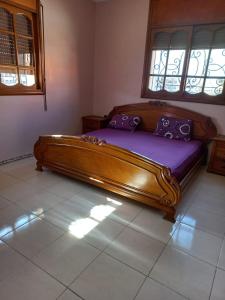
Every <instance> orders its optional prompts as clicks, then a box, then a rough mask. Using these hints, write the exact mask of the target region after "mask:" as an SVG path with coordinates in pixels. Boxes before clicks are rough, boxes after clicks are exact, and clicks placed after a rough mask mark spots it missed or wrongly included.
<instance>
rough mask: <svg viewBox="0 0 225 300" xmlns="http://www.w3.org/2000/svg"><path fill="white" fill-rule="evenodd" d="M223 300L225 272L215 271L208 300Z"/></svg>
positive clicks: (224, 296) (224, 295)
mask: <svg viewBox="0 0 225 300" xmlns="http://www.w3.org/2000/svg"><path fill="white" fill-rule="evenodd" d="M224 299H225V271H223V270H219V269H217V271H216V277H215V280H214V284H213V289H212V295H211V297H210V300H224Z"/></svg>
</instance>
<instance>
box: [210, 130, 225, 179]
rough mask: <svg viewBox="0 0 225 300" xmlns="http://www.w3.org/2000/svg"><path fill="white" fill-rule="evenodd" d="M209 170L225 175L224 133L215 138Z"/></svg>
mask: <svg viewBox="0 0 225 300" xmlns="http://www.w3.org/2000/svg"><path fill="white" fill-rule="evenodd" d="M208 171H209V172H213V173H217V174H221V175H225V136H223V135H219V136H217V137H216V138H214V140H213V145H212V152H211V156H210V161H209V166H208Z"/></svg>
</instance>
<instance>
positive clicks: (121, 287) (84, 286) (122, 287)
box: [70, 254, 144, 300]
mask: <svg viewBox="0 0 225 300" xmlns="http://www.w3.org/2000/svg"><path fill="white" fill-rule="evenodd" d="M143 280H144V276H143V275H141V274H140V273H138V272H136V271H134V270H132V269H130V268H129V267H127V266H125V265H124V264H121V263H120V262H118V261H116V260H114V259H113V258H111V257H109V256H107V255H105V254H101V255H100V256H99V257H97V258H96V260H95V261H94V262H93V263H92V264H91V265H90V266H89V267H88V268H87V269H86V270H85V271H84V272H83V273H82V274H81V275H80V276H79V277H78V279H77V280H76V281H75V282H74V283H73V284H72V285H71V286H70V288H71V289H72V290H74V291H75V292H77V293H78V294H79V295H81V297H83V298H84V299H85V300H93V299H98V300H106V299H110V300H131V299H133V298H134V296H135V295H136V293H137V291H138V289H139V288H140V286H141V284H142V282H143Z"/></svg>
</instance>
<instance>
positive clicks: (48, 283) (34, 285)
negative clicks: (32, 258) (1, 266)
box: [0, 262, 65, 300]
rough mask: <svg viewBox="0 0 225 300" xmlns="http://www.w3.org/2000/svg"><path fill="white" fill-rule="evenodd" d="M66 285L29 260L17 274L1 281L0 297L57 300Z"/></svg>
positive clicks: (11, 299) (24, 299)
mask: <svg viewBox="0 0 225 300" xmlns="http://www.w3.org/2000/svg"><path fill="white" fill-rule="evenodd" d="M64 289H65V288H64V286H63V285H61V284H60V283H59V282H57V281H56V280H54V279H53V278H52V277H50V276H49V275H48V274H46V273H45V272H43V271H41V270H40V269H39V268H37V267H36V266H34V265H32V264H31V263H29V262H27V263H26V264H24V265H23V266H22V267H21V268H20V269H19V270H18V272H17V273H16V274H14V275H13V276H11V277H10V278H6V279H5V280H3V281H2V282H0V299H9V300H13V299H16V300H31V299H32V300H55V299H56V298H57V297H58V296H59V295H60V294H61V293H62V292H63V290H64Z"/></svg>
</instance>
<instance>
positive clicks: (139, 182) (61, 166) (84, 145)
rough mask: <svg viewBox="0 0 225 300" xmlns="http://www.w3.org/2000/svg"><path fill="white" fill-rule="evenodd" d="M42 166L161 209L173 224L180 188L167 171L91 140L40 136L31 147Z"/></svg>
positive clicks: (93, 139) (134, 155)
mask: <svg viewBox="0 0 225 300" xmlns="http://www.w3.org/2000/svg"><path fill="white" fill-rule="evenodd" d="M34 155H35V157H36V159H37V169H38V170H42V166H45V167H48V168H50V169H52V170H55V171H58V172H60V173H63V174H65V175H69V176H71V177H74V178H78V179H80V180H82V181H85V182H88V183H91V184H94V185H96V186H99V187H101V188H104V189H106V190H109V191H112V192H115V193H117V194H120V195H123V196H125V197H128V198H131V199H133V200H136V201H139V202H142V203H145V204H147V205H149V206H153V207H156V208H159V209H161V210H162V211H164V212H165V213H166V215H165V217H166V218H167V219H170V220H171V221H174V214H175V206H176V205H177V204H178V202H179V201H180V199H181V188H180V186H179V184H178V182H177V180H176V178H175V177H173V176H172V175H171V173H170V170H169V169H168V168H166V167H164V166H161V165H159V164H157V163H155V162H153V161H151V160H149V159H147V158H145V157H141V156H139V155H136V154H134V153H132V152H130V151H127V150H124V149H122V148H119V147H116V146H112V145H109V144H106V143H105V141H102V140H98V139H97V138H93V137H73V136H41V137H40V138H39V140H38V141H37V142H36V144H35V146H34Z"/></svg>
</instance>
